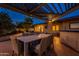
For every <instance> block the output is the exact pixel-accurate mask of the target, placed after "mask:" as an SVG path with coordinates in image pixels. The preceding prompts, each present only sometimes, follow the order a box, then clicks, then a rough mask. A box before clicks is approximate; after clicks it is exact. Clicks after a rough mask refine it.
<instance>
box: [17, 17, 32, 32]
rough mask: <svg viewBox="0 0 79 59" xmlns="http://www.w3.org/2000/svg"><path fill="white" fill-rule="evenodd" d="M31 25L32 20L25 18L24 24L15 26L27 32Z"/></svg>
mask: <svg viewBox="0 0 79 59" xmlns="http://www.w3.org/2000/svg"><path fill="white" fill-rule="evenodd" d="M32 23H33V21H32V18H29V17H27V18H25V20H24V22H20V23H19V24H18V25H17V27H18V28H24V29H26V31H28V29H29V28H31V27H32Z"/></svg>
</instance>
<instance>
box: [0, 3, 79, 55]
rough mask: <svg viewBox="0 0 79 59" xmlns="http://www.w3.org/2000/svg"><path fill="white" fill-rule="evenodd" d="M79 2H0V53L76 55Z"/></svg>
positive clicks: (77, 49) (78, 52)
mask: <svg viewBox="0 0 79 59" xmlns="http://www.w3.org/2000/svg"><path fill="white" fill-rule="evenodd" d="M78 45H79V3H18V4H17V3H9V4H7V3H2V4H0V56H79V47H78Z"/></svg>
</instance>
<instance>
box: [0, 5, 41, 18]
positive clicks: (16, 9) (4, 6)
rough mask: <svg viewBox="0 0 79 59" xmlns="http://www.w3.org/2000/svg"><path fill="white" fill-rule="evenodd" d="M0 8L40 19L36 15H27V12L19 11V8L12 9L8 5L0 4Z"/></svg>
mask: <svg viewBox="0 0 79 59" xmlns="http://www.w3.org/2000/svg"><path fill="white" fill-rule="evenodd" d="M0 7H2V8H6V9H10V10H13V11H16V12H20V13H23V14H25V15H28V16H32V17H37V18H40V19H41V17H39V16H37V15H34V14H31V13H28V12H26V11H24V10H22V9H20V8H16V7H13V6H11V5H8V4H0Z"/></svg>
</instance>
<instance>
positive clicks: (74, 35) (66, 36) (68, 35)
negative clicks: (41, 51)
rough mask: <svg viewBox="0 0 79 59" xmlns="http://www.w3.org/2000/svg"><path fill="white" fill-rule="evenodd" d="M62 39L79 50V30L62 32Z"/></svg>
mask: <svg viewBox="0 0 79 59" xmlns="http://www.w3.org/2000/svg"><path fill="white" fill-rule="evenodd" d="M60 40H61V42H63V43H64V44H66V45H68V46H70V47H72V48H73V49H75V50H76V51H79V32H60Z"/></svg>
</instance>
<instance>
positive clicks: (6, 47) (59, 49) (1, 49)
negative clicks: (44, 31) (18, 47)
mask: <svg viewBox="0 0 79 59" xmlns="http://www.w3.org/2000/svg"><path fill="white" fill-rule="evenodd" d="M53 44H54V49H52V50H50V51H49V52H48V55H49V56H55V55H57V56H79V53H77V52H75V51H74V50H72V49H71V48H69V47H67V46H65V45H64V44H62V43H61V42H60V39H59V37H54V39H53ZM51 52H52V53H51ZM1 53H4V54H1ZM0 55H12V46H11V42H10V41H4V42H0Z"/></svg>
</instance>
